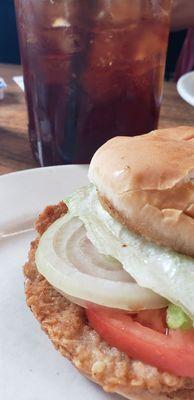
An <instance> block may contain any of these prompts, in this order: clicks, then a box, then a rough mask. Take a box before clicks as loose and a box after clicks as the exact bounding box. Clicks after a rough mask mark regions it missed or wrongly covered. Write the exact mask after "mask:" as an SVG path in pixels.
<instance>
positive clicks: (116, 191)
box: [89, 127, 194, 257]
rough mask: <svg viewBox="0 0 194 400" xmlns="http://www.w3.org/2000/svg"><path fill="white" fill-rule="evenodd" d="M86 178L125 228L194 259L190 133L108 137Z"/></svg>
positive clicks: (177, 131) (167, 131) (193, 139)
mask: <svg viewBox="0 0 194 400" xmlns="http://www.w3.org/2000/svg"><path fill="white" fill-rule="evenodd" d="M89 179H90V181H91V182H92V183H94V184H95V186H96V187H97V190H98V195H99V198H100V201H101V203H102V205H103V206H104V208H106V209H107V211H108V212H109V213H110V214H111V215H112V216H113V217H114V218H116V219H118V220H119V221H120V222H121V223H122V224H124V225H126V226H127V227H128V229H130V230H132V231H134V232H136V233H138V234H140V235H142V236H144V237H146V238H147V239H148V240H151V241H154V242H156V243H157V244H159V245H163V246H166V247H169V248H172V249H174V250H176V251H178V252H180V253H183V254H185V255H189V256H192V257H193V256H194V128H191V127H179V128H170V129H161V130H157V131H153V132H151V133H149V134H147V135H142V136H135V137H116V138H113V139H111V140H109V141H108V142H107V143H105V144H104V145H103V146H102V147H101V148H100V149H99V150H98V151H97V152H96V153H95V155H94V157H93V159H92V161H91V164H90V168H89Z"/></svg>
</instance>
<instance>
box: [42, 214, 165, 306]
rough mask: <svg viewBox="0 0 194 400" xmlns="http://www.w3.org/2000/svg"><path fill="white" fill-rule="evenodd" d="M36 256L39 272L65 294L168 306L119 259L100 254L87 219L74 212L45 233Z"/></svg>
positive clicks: (99, 300)
mask: <svg viewBox="0 0 194 400" xmlns="http://www.w3.org/2000/svg"><path fill="white" fill-rule="evenodd" d="M35 259H36V265H37V268H38V270H39V272H40V273H41V274H42V275H43V276H44V277H45V278H46V279H47V280H48V282H50V283H51V285H53V286H54V287H55V288H56V289H58V290H59V291H60V292H62V293H63V294H64V296H65V295H67V296H71V297H74V298H76V299H80V300H84V301H88V302H92V303H95V304H98V305H101V306H106V307H111V308H117V309H121V310H129V311H138V310H143V309H154V308H162V307H165V306H166V300H165V299H163V298H162V297H160V296H159V295H157V294H155V293H154V292H152V291H151V290H150V289H144V288H141V287H140V286H138V285H137V283H136V282H135V281H134V279H133V278H132V277H131V276H130V275H129V273H127V272H126V271H124V269H123V268H122V265H121V264H120V263H119V262H118V261H116V260H115V259H113V258H112V257H105V256H104V255H102V254H100V253H99V252H98V251H97V249H96V248H95V247H94V245H93V244H92V243H91V242H90V241H89V239H88V238H87V235H86V229H85V227H84V225H83V222H82V221H81V220H80V219H79V218H78V217H72V215H71V214H70V213H67V214H66V215H65V216H64V217H62V218H60V219H58V220H57V221H55V222H54V224H52V225H51V226H50V227H49V228H48V230H47V231H46V232H45V233H44V234H43V236H42V237H41V238H40V242H39V246H38V249H37V251H36V257H35Z"/></svg>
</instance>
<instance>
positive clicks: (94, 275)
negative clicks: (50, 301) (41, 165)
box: [36, 185, 194, 377]
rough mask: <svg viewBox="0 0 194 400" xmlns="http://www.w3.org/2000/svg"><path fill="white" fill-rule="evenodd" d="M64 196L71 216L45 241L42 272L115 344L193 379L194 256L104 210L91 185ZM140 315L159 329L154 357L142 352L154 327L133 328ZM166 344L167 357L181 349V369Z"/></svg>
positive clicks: (39, 257) (51, 229) (146, 323)
mask: <svg viewBox="0 0 194 400" xmlns="http://www.w3.org/2000/svg"><path fill="white" fill-rule="evenodd" d="M64 201H65V203H66V204H67V206H68V212H67V214H66V215H65V216H63V217H62V218H60V219H58V220H57V221H56V222H54V224H52V225H51V226H50V227H49V228H48V230H47V231H46V232H45V233H44V234H43V235H42V237H41V238H40V242H39V246H38V249H37V252H36V265H37V269H38V270H39V272H40V273H41V274H42V275H43V276H44V277H45V278H46V279H47V280H48V282H50V283H51V284H52V285H53V286H54V287H55V288H56V289H57V290H59V291H60V292H61V293H62V294H64V296H66V297H67V298H69V299H71V300H72V301H73V302H75V303H77V304H79V305H81V306H83V307H85V308H86V309H87V315H88V319H89V321H90V323H91V324H92V326H94V328H95V329H96V330H97V331H99V333H100V334H101V336H102V337H104V339H105V340H106V341H108V342H109V343H110V344H111V345H113V346H114V345H115V346H116V347H118V348H120V349H121V350H122V351H124V352H126V353H127V354H128V355H129V356H131V357H137V359H140V360H142V361H144V362H147V363H150V364H151V365H154V366H157V367H158V368H160V369H163V370H166V371H169V372H172V373H175V374H177V375H180V376H192V377H193V376H194V372H193V371H194V333H193V332H194V330H193V329H192V328H193V321H194V290H193V278H194V260H193V259H192V258H191V257H188V256H184V255H182V254H179V253H177V252H175V251H173V250H171V249H168V248H165V247H162V246H159V245H157V244H155V243H153V242H150V241H148V240H147V239H145V238H143V237H142V236H140V235H137V234H135V233H134V232H132V231H129V230H128V229H127V228H126V227H125V226H123V225H122V224H121V223H120V222H119V221H116V220H115V219H114V218H113V217H112V216H111V215H110V214H109V213H108V212H107V211H106V210H105V209H104V208H103V207H102V205H101V203H100V200H99V198H98V194H97V191H96V188H95V187H94V186H93V185H89V186H87V187H85V188H82V189H80V190H78V191H77V192H76V193H74V194H73V195H72V196H70V197H68V198H66V199H65V200H64ZM96 310H97V311H96ZM118 310H119V311H118ZM120 310H121V311H120ZM147 310H148V314H146V312H147ZM153 316H154V318H153ZM164 316H165V317H164ZM152 319H153V320H154V322H153V321H152ZM134 320H135V321H136V324H138V325H137V326H136V328H137V327H138V328H139V327H140V325H141V324H142V327H143V328H145V327H147V328H151V329H154V332H155V336H151V338H150V337H148V336H147V341H148V342H149V343H150V341H151V340H153V343H154V348H155V352H156V354H155V356H153V355H152V357H150V356H149V355H148V353H149V349H148V351H147V353H146V355H145V354H144V353H145V351H144V350H142V349H141V347H142V346H141V342H142V335H143V336H144V335H147V334H148V333H150V332H148V331H147V330H146V331H145V330H142V331H141V328H140V330H139V331H138V332H136V331H135V332H134V330H132V331H131V328H130V329H129V326H131V324H132V323H133V322H134ZM102 321H104V322H103V323H102ZM107 321H108V322H107ZM115 321H116V322H115ZM157 322H158V323H157ZM133 327H134V326H133ZM147 328H146V329H147ZM169 328H170V329H169ZM115 329H116V331H117V333H118V332H120V333H121V334H123V332H124V333H125V336H126V335H127V338H129V337H130V339H131V338H134V336H135V338H136V339H137V336H138V335H140V336H139V341H137V340H136V341H135V342H134V340H131V341H129V340H128V339H127V341H126V340H124V338H123V340H122V337H120V341H118V337H117V336H118V335H117V334H116V332H115V334H113V339H112V333H111V334H110V332H113V333H114V331H115ZM172 330H173V331H172ZM176 330H177V332H178V336H177V333H175V332H176ZM149 331H150V329H149ZM107 332H108V334H107ZM180 332H181V333H180ZM158 335H160V336H161V335H162V337H163V340H162V342H161V340H160V341H159V342H158V339H159V336H158ZM180 335H181V336H180ZM160 339H161V338H160ZM166 339H168V342H166V341H165V340H166ZM185 340H187V346H190V347H188V349H190V350H189V351H190V354H189V357H191V358H190V359H189V360H185V363H184V357H185V356H188V354H187V355H184V354H182V353H183V352H182V347H181V343H184V341H185ZM121 342H122V343H121ZM126 342H127V344H126ZM136 347H137V348H138V349H140V354H139V351H138V350H137V348H136ZM145 348H146V346H145V343H144V349H145ZM167 348H168V353H169V354H170V353H172V354H173V352H174V351H176V350H177V349H178V350H179V354H181V357H182V358H181V359H180V357H179V359H180V362H178V361H177V360H176V364H177V366H175V360H174V359H173V357H171V361H172V362H167V361H168V360H167V359H166V353H165V352H164V353H163V351H164V350H165V349H167ZM134 349H135V350H134ZM152 350H153V349H152ZM150 351H151V349H150ZM192 360H193V361H192ZM187 365H189V366H188V367H187Z"/></svg>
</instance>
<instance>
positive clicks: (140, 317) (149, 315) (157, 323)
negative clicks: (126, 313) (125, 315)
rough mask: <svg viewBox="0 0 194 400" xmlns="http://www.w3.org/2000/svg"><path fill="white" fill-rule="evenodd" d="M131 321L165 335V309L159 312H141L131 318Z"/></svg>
mask: <svg viewBox="0 0 194 400" xmlns="http://www.w3.org/2000/svg"><path fill="white" fill-rule="evenodd" d="M133 320H134V321H137V322H139V323H140V324H141V325H143V326H147V328H151V329H154V331H157V332H161V333H166V330H167V324H166V308H163V309H161V310H143V311H139V312H138V313H137V314H136V315H134V316H133Z"/></svg>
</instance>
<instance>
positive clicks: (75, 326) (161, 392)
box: [24, 203, 194, 400]
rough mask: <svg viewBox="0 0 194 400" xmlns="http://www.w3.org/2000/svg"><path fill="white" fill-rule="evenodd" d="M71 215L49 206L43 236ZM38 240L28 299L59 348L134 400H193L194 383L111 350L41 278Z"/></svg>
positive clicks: (28, 272)
mask: <svg viewBox="0 0 194 400" xmlns="http://www.w3.org/2000/svg"><path fill="white" fill-rule="evenodd" d="M66 212H67V207H66V206H65V205H64V203H60V204H59V205H58V206H53V207H47V209H46V210H45V211H44V212H43V213H42V215H40V217H39V219H38V221H37V224H36V227H37V230H38V232H39V237H40V235H41V234H43V232H44V231H45V230H46V229H47V228H48V226H49V225H50V224H51V223H52V222H54V221H55V220H56V219H57V218H59V217H60V216H62V215H64V214H65V213H66ZM39 237H38V238H37V239H36V240H35V241H34V242H33V243H32V244H31V249H30V253H29V261H28V262H27V263H26V265H25V267H24V274H25V291H26V301H27V304H28V306H29V307H30V309H31V311H32V312H33V314H34V316H35V317H36V319H37V320H38V321H39V322H40V325H41V328H42V329H43V330H44V331H45V332H46V333H47V335H48V336H49V338H50V339H51V340H52V342H53V344H54V346H55V347H56V349H58V350H59V351H60V353H61V354H62V355H63V356H64V357H66V358H68V359H69V360H70V361H71V362H72V363H73V364H74V365H75V367H76V368H77V369H78V370H79V371H80V372H81V373H82V374H83V375H86V376H87V377H88V378H89V379H91V380H92V381H94V382H95V383H97V384H99V385H100V386H101V387H102V388H103V389H104V390H105V391H107V392H112V393H118V394H120V395H122V396H124V397H126V398H128V399H130V400H169V399H174V400H193V399H194V379H190V378H178V377H176V376H173V375H170V374H168V373H166V372H160V371H158V370H157V368H154V367H151V366H149V365H145V364H143V363H142V362H140V361H137V360H132V359H130V358H129V357H127V355H126V354H124V353H122V352H120V351H119V350H117V349H116V348H112V347H110V346H109V345H108V344H107V343H105V342H104V341H103V340H102V339H101V337H100V336H99V335H98V333H97V332H95V330H94V329H92V328H91V327H90V326H89V324H88V321H87V319H86V315H85V311H84V309H83V308H82V307H80V306H77V305H75V304H73V303H71V302H70V301H68V300H67V299H66V298H65V297H64V296H63V295H61V294H60V293H58V292H57V290H56V289H55V288H54V287H52V286H51V285H50V284H49V283H48V281H47V280H46V279H45V278H44V277H43V276H42V275H41V274H39V272H38V270H37V268H36V264H35V252H36V249H37V246H38V242H39ZM64 388H65V377H64ZM149 388H150V391H149ZM153 393H154V394H153Z"/></svg>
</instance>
